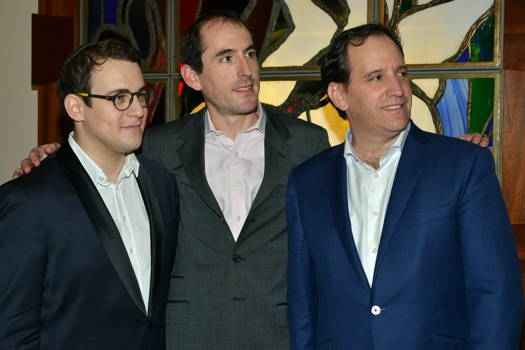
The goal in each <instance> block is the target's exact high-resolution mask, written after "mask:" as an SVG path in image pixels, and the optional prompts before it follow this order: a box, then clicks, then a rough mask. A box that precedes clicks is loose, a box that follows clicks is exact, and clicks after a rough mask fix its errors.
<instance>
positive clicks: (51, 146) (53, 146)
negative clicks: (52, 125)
mask: <svg viewBox="0 0 525 350" xmlns="http://www.w3.org/2000/svg"><path fill="white" fill-rule="evenodd" d="M38 148H40V150H41V151H42V152H44V153H45V154H46V156H47V155H50V154H53V153H55V152H56V151H58V149H59V148H60V144H59V143H56V142H54V143H48V144H46V145H42V146H40V147H38ZM44 159H45V156H44V158H40V160H44Z"/></svg>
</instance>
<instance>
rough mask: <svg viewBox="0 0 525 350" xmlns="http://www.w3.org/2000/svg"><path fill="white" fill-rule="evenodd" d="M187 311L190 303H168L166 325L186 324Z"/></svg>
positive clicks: (175, 301) (182, 301) (176, 301)
mask: <svg viewBox="0 0 525 350" xmlns="http://www.w3.org/2000/svg"><path fill="white" fill-rule="evenodd" d="M189 310H190V303H189V302H188V301H186V300H174V301H168V303H167V304H166V324H167V325H169V324H176V325H183V324H186V323H187V322H188V314H189Z"/></svg>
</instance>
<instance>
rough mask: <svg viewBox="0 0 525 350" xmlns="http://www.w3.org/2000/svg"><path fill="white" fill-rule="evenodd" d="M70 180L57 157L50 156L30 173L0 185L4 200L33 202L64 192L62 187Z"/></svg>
mask: <svg viewBox="0 0 525 350" xmlns="http://www.w3.org/2000/svg"><path fill="white" fill-rule="evenodd" d="M68 184H69V181H68V180H67V179H66V177H65V176H64V173H63V172H62V170H61V168H60V166H59V164H58V162H57V160H56V157H55V156H54V155H53V156H49V157H48V158H47V159H46V160H44V161H43V162H42V164H41V165H40V166H39V167H35V168H33V169H32V170H31V172H30V173H29V174H26V175H23V176H21V177H19V178H16V179H13V180H10V181H8V182H6V183H5V184H3V185H2V186H0V198H1V199H2V201H4V200H6V199H9V200H13V199H14V198H16V199H17V200H26V199H27V200H28V201H29V202H30V203H32V204H36V203H37V202H41V201H46V200H49V199H52V198H56V197H57V196H59V193H63V191H62V190H61V188H63V187H64V186H67V185H68Z"/></svg>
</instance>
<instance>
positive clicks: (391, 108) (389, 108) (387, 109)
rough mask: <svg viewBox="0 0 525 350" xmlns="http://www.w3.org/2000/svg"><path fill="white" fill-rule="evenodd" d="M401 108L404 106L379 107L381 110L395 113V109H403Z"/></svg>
mask: <svg viewBox="0 0 525 350" xmlns="http://www.w3.org/2000/svg"><path fill="white" fill-rule="evenodd" d="M403 106H404V104H399V105H390V106H384V107H381V108H383V109H384V110H386V111H395V110H397V109H400V108H403Z"/></svg>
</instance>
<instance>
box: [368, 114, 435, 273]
mask: <svg viewBox="0 0 525 350" xmlns="http://www.w3.org/2000/svg"><path fill="white" fill-rule="evenodd" d="M427 142H428V140H427V137H426V136H425V134H424V133H423V132H422V131H421V130H420V129H419V128H418V127H417V126H416V125H415V124H412V125H411V127H410V131H409V133H408V135H407V139H406V141H405V145H404V146H403V151H402V153H401V158H400V159H399V164H398V166H397V171H396V176H395V178H394V183H393V185H392V192H391V194H390V200H389V201H388V207H387V211H386V215H385V221H384V224H383V232H382V233H381V242H380V244H379V252H378V256H377V261H376V267H375V270H374V280H375V275H376V274H377V273H378V271H379V269H380V267H381V263H382V262H383V258H384V256H385V252H386V251H387V249H388V245H389V243H390V240H391V239H392V236H393V234H394V232H395V228H396V226H397V223H398V221H399V218H400V217H401V215H402V214H403V212H404V210H405V207H406V204H407V202H408V200H409V198H410V196H411V195H412V191H413V190H414V187H415V185H416V183H417V182H418V181H419V178H420V177H421V173H422V170H423V168H424V166H423V164H424V163H425V160H427V159H428V151H429V149H428V147H426V145H425V144H426V143H427Z"/></svg>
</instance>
